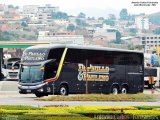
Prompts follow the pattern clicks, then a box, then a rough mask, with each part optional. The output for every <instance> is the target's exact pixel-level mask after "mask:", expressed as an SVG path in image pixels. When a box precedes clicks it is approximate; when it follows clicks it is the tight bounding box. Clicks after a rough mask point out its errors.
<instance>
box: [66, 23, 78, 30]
mask: <svg viewBox="0 0 160 120" xmlns="http://www.w3.org/2000/svg"><path fill="white" fill-rule="evenodd" d="M75 29H76V27H75V26H74V25H73V24H69V25H68V26H67V30H68V31H74V30H75Z"/></svg>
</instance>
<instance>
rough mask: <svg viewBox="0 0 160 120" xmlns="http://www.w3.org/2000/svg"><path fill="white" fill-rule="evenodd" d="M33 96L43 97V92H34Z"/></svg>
mask: <svg viewBox="0 0 160 120" xmlns="http://www.w3.org/2000/svg"><path fill="white" fill-rule="evenodd" d="M35 96H36V97H43V96H44V94H42V93H35Z"/></svg>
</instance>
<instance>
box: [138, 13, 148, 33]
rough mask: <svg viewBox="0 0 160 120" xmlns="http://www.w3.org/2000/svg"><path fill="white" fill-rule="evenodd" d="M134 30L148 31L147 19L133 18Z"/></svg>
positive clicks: (144, 17) (143, 16)
mask: <svg viewBox="0 0 160 120" xmlns="http://www.w3.org/2000/svg"><path fill="white" fill-rule="evenodd" d="M135 25H136V28H137V29H139V30H141V31H142V30H149V18H148V17H147V16H145V15H142V16H137V17H136V18H135Z"/></svg>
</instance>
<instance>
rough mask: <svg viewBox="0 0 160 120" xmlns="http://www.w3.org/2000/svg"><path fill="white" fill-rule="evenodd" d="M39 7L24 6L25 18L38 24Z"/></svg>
mask: <svg viewBox="0 0 160 120" xmlns="http://www.w3.org/2000/svg"><path fill="white" fill-rule="evenodd" d="M38 7H39V5H24V6H23V17H26V18H29V19H30V21H32V22H37V21H38V17H37V12H38Z"/></svg>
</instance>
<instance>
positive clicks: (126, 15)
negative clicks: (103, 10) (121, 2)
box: [120, 8, 128, 20]
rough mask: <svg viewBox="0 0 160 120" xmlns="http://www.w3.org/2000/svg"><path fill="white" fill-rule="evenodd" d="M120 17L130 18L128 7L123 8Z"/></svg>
mask: <svg viewBox="0 0 160 120" xmlns="http://www.w3.org/2000/svg"><path fill="white" fill-rule="evenodd" d="M120 19H121V20H127V19H128V12H127V9H125V8H123V9H122V10H121V11H120Z"/></svg>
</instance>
